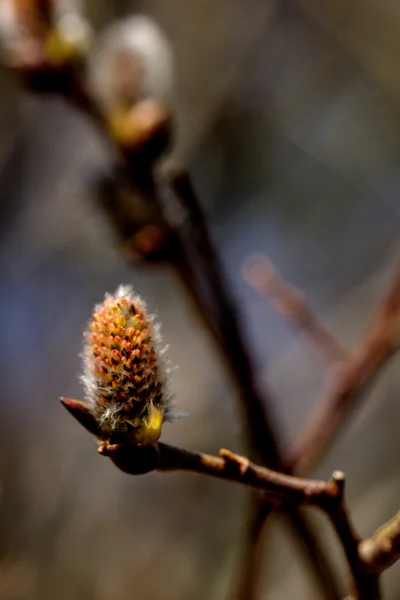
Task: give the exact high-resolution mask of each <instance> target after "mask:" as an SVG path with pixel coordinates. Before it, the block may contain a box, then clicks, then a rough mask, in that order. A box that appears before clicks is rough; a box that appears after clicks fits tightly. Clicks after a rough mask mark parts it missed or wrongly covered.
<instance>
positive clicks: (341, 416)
mask: <svg viewBox="0 0 400 600" xmlns="http://www.w3.org/2000/svg"><path fill="white" fill-rule="evenodd" d="M399 328H400V266H398V267H397V269H396V271H395V274H394V278H393V281H392V283H391V286H390V289H389V292H388V294H387V296H386V298H385V299H384V301H383V304H382V306H381V308H380V309H379V311H378V315H377V316H376V318H375V320H374V322H373V324H372V327H371V329H370V331H369V333H367V335H366V337H365V338H364V340H363V341H362V342H361V344H360V346H359V349H358V350H357V351H356V352H355V354H354V355H353V357H352V358H351V359H349V360H348V361H347V363H346V364H344V365H343V366H342V368H341V370H340V371H339V373H338V374H337V375H336V377H335V379H334V381H333V382H332V383H331V385H330V386H329V388H328V389H327V390H326V392H325V393H324V394H323V396H322V398H321V400H320V401H319V402H317V406H316V408H315V412H314V413H313V414H312V415H311V417H310V419H309V420H308V421H307V423H306V425H305V426H304V429H303V431H301V432H300V434H299V436H298V438H297V440H295V442H294V444H293V445H292V446H291V448H289V451H288V453H287V455H286V462H287V464H289V465H290V466H291V468H292V470H293V472H295V473H296V474H299V475H302V474H303V473H307V472H309V470H310V469H311V468H313V467H314V466H315V464H316V463H317V462H318V460H320V459H321V458H322V456H323V454H324V453H325V452H326V451H327V449H328V448H329V446H330V444H331V443H332V441H333V440H334V437H335V435H336V433H337V431H338V430H339V428H340V426H341V425H342V424H343V422H344V420H345V418H346V417H347V416H348V414H349V412H350V411H351V409H352V408H353V407H354V405H355V403H356V401H358V400H360V397H361V396H362V395H363V394H364V393H365V392H366V391H367V390H368V389H369V387H370V385H371V384H372V383H373V382H374V381H375V379H376V377H377V376H378V374H379V373H380V371H381V369H382V367H383V366H384V365H385V364H386V362H387V360H388V359H389V358H390V357H391V355H392V354H393V352H394V351H395V349H396V346H397V344H398V338H399Z"/></svg>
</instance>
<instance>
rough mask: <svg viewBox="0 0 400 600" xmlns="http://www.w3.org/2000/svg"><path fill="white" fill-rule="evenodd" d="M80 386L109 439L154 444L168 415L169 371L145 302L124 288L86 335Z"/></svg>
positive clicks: (97, 313)
mask: <svg viewBox="0 0 400 600" xmlns="http://www.w3.org/2000/svg"><path fill="white" fill-rule="evenodd" d="M83 361H84V374H83V376H82V382H83V384H84V387H85V391H86V398H87V400H88V402H89V404H90V406H91V409H92V411H93V414H94V415H95V417H96V419H97V421H98V423H99V425H100V427H101V430H102V433H103V436H104V438H105V439H110V440H111V441H112V442H115V441H126V442H129V443H134V444H143V445H151V444H155V443H156V442H157V440H158V438H159V437H160V434H161V426H162V423H163V421H164V420H165V418H166V417H167V413H168V410H167V407H168V394H167V390H166V375H165V368H164V365H163V364H162V360H161V356H160V352H159V340H158V334H157V331H156V330H155V329H154V327H153V323H152V318H151V317H149V315H148V314H147V311H146V307H145V305H144V303H143V301H142V300H141V299H140V298H139V297H138V296H136V295H135V294H134V293H133V291H132V289H131V288H130V287H123V286H121V287H120V288H119V289H118V290H117V292H116V293H115V295H113V296H110V295H107V296H106V298H105V300H104V302H103V304H100V305H98V306H96V308H95V311H94V314H93V316H92V319H91V320H90V322H89V325H88V329H87V331H86V333H85V348H84V352H83Z"/></svg>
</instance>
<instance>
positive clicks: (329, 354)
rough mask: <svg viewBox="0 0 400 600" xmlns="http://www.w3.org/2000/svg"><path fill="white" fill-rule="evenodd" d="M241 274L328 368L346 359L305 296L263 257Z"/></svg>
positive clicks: (254, 258)
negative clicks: (298, 332)
mask: <svg viewBox="0 0 400 600" xmlns="http://www.w3.org/2000/svg"><path fill="white" fill-rule="evenodd" d="M243 275H244V278H245V280H246V281H247V283H248V284H249V285H250V286H251V287H252V288H253V290H254V291H256V292H257V294H259V295H260V296H262V297H263V298H265V299H267V300H268V301H269V302H270V303H271V305H272V306H273V308H274V309H275V310H276V312H277V313H278V314H279V315H281V316H282V317H284V319H286V320H287V321H288V322H289V324H290V325H291V326H292V327H294V328H295V330H297V331H300V333H301V334H302V335H303V337H304V338H305V339H306V340H307V342H309V344H310V346H311V347H312V348H313V349H314V350H315V351H316V352H317V354H318V355H319V356H321V357H322V358H323V360H324V361H325V362H326V363H327V364H328V365H329V366H330V365H331V364H332V363H341V362H344V361H345V360H347V353H346V351H345V350H344V349H343V348H342V347H341V345H340V344H339V342H338V341H337V340H336V339H335V337H334V336H333V335H332V334H331V333H330V332H329V331H328V330H327V329H326V328H325V327H324V325H322V323H320V321H319V320H318V319H317V317H316V316H315V315H314V314H313V312H312V311H311V310H310V308H309V307H308V305H307V302H306V300H305V298H304V296H302V295H301V294H300V292H299V291H298V290H296V289H295V288H294V287H293V286H291V285H290V284H288V283H287V282H286V281H284V280H283V279H282V278H281V277H280V275H279V274H278V273H277V271H276V270H275V269H274V267H273V266H272V264H271V263H270V261H269V260H268V259H267V258H266V257H265V256H263V255H262V254H257V255H253V256H250V257H249V258H248V259H247V260H246V261H245V263H244V264H243Z"/></svg>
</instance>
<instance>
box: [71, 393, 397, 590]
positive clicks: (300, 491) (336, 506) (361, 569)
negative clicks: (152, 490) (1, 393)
mask: <svg viewBox="0 0 400 600" xmlns="http://www.w3.org/2000/svg"><path fill="white" fill-rule="evenodd" d="M61 402H62V404H63V405H64V406H65V408H66V409H67V410H68V411H69V412H70V413H71V415H72V416H74V417H75V418H76V419H77V420H78V421H79V423H81V424H82V425H83V426H84V427H85V429H87V430H88V431H90V432H91V433H93V434H94V435H98V433H99V430H98V425H97V422H96V419H95V417H94V416H93V415H92V413H91V410H90V407H89V406H88V405H87V404H86V403H84V402H81V401H79V400H71V399H68V398H62V399H61ZM98 451H99V453H100V454H101V455H103V456H106V457H109V458H110V459H111V460H112V461H113V463H114V464H115V465H116V466H117V467H118V468H119V469H121V470H122V471H124V472H125V473H129V474H133V475H138V474H143V473H148V472H150V471H154V470H158V471H176V470H180V471H182V470H183V471H191V472H195V473H199V474H202V475H208V476H211V477H215V478H218V479H222V480H225V481H230V482H235V483H239V484H241V485H245V486H249V487H251V488H254V489H255V490H258V491H260V492H262V493H263V496H264V498H265V499H267V500H268V501H269V502H270V503H271V504H273V505H274V506H286V507H289V506H291V507H293V506H296V507H298V506H303V505H307V506H312V507H315V508H318V509H320V510H322V511H323V512H324V513H325V514H326V515H327V516H328V517H329V519H330V520H331V522H332V524H333V527H334V529H335V531H336V533H337V536H338V538H339V540H340V543H341V545H342V547H343V550H344V552H345V554H346V557H347V561H348V566H349V570H350V574H351V581H352V590H351V592H352V594H353V596H354V598H355V599H356V600H378V599H379V590H378V579H377V576H376V574H375V572H373V571H371V569H369V568H368V567H366V564H365V562H364V561H363V560H362V559H361V558H360V555H359V552H358V549H359V544H360V540H359V538H358V536H357V535H356V534H355V533H354V531H353V528H352V526H351V523H350V521H349V518H348V516H347V511H346V508H345V503H344V485H345V476H344V474H343V473H342V472H341V471H335V473H334V474H333V476H332V478H331V479H330V480H329V481H328V482H325V481H318V480H313V479H304V478H300V477H293V476H291V475H285V474H282V473H278V472H277V471H273V470H271V469H268V468H266V467H261V466H258V465H256V464H254V463H253V462H251V461H250V460H249V459H248V458H245V457H244V456H240V455H238V454H235V453H233V452H231V451H230V450H225V449H222V450H220V452H219V456H212V455H210V454H204V453H198V452H191V451H189V450H185V449H182V448H176V447H174V446H170V445H167V444H162V443H160V444H158V446H138V445H128V444H109V442H108V441H107V440H105V439H103V438H102V436H101V433H100V437H99V447H98ZM396 526H397V529H396V527H394V526H393V527H392V528H391V529H390V531H397V533H398V523H396ZM387 528H388V527H387ZM376 537H377V535H376V536H375V538H376ZM386 538H387V533H386Z"/></svg>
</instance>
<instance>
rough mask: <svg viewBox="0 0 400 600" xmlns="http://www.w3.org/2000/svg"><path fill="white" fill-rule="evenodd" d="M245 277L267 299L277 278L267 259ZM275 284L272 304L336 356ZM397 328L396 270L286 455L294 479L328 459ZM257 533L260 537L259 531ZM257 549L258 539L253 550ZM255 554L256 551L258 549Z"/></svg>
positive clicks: (333, 346) (399, 294)
mask: <svg viewBox="0 0 400 600" xmlns="http://www.w3.org/2000/svg"><path fill="white" fill-rule="evenodd" d="M245 277H246V279H247V281H248V282H249V283H250V285H252V287H253V288H255V289H256V291H258V292H261V293H262V294H263V295H264V294H265V293H266V292H267V285H268V283H269V282H270V278H271V277H273V278H274V279H275V277H274V276H273V275H271V267H270V266H269V263H268V261H267V259H265V258H263V257H262V258H260V259H258V258H257V259H256V261H255V262H254V261H253V262H251V263H247V265H246V266H245ZM275 284H276V286H275V287H274V292H273V293H275V296H274V297H273V301H274V303H275V304H278V307H279V309H280V312H283V313H284V314H285V316H288V315H289V317H290V319H291V320H292V321H293V322H295V324H297V325H298V326H299V327H300V328H302V330H303V332H304V333H306V334H307V336H310V335H311V336H312V338H313V341H314V342H315V341H317V347H318V348H321V347H323V348H324V350H325V355H326V351H327V350H329V354H330V355H331V356H332V357H334V356H335V355H338V352H337V350H338V349H339V346H338V345H337V343H336V342H335V340H334V339H333V338H332V337H331V336H330V334H328V333H326V332H325V330H324V329H322V328H321V326H319V325H318V322H317V320H316V318H315V317H313V316H312V315H311V316H310V313H309V312H308V310H306V311H305V316H306V318H305V319H304V317H303V318H300V317H301V315H302V314H303V315H304V312H303V311H304V310H305V305H304V304H302V303H298V302H297V301H296V300H297V298H298V296H297V292H295V295H294V296H293V295H292V294H291V292H292V290H291V288H288V287H287V286H286V284H282V282H281V281H280V280H276V279H275ZM294 317H295V318H294ZM316 327H317V331H318V334H317V335H316ZM399 328H400V267H397V270H396V272H395V274H394V277H393V281H392V283H391V286H390V289H389V292H388V294H387V296H386V298H384V300H383V303H382V305H381V307H380V308H379V310H378V314H377V316H376V318H375V320H374V322H373V325H372V327H371V329H370V331H369V333H368V334H367V335H366V337H365V338H364V340H363V341H362V342H361V344H360V347H359V349H358V350H357V351H356V352H355V354H354V355H353V356H351V357H349V358H348V359H347V360H346V361H344V362H342V364H341V366H340V367H339V370H338V371H336V372H335V376H334V379H333V381H332V383H331V384H330V386H329V388H328V390H327V391H326V392H325V395H324V396H323V398H322V400H321V401H320V402H318V403H317V406H316V408H315V410H314V413H313V414H311V416H310V417H309V419H308V420H307V422H306V424H305V426H304V429H303V431H301V432H300V434H299V435H298V438H297V440H295V441H294V443H293V444H292V446H291V447H290V448H289V449H288V451H287V452H286V453H285V457H284V464H285V465H286V467H287V470H288V471H290V472H292V473H295V474H296V475H303V474H306V473H308V472H309V471H310V470H311V469H312V468H313V467H314V466H315V464H316V463H317V462H318V461H319V460H320V459H321V458H322V457H323V456H324V454H325V452H326V451H327V449H328V448H329V446H330V444H331V443H332V442H333V440H334V437H335V435H336V433H337V432H338V430H339V428H340V427H341V425H342V424H343V423H344V421H345V419H346V418H347V417H348V416H349V414H350V412H351V409H352V408H353V406H354V404H355V403H356V401H357V400H360V398H361V396H362V395H363V394H365V393H366V392H367V391H368V390H369V389H370V387H371V385H372V384H373V383H374V382H375V380H376V378H377V377H378V375H379V374H380V372H381V370H382V368H383V367H384V366H385V365H386V363H387V361H388V360H389V359H390V357H391V356H392V354H393V352H394V351H395V349H396V346H397V343H398V337H399ZM321 340H322V342H323V343H322V346H321ZM267 516H268V515H267ZM264 522H265V520H264ZM259 535H261V528H260V531H259ZM257 546H258V544H257V542H256V541H255V543H254V548H257ZM254 552H255V553H256V550H255V551H254ZM257 563H258V558H257V556H254V557H253V565H255V566H256V565H257ZM249 564H250V565H251V563H249ZM255 566H254V567H253V569H254V568H255ZM249 568H251V567H250V566H249Z"/></svg>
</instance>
